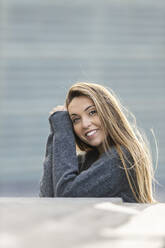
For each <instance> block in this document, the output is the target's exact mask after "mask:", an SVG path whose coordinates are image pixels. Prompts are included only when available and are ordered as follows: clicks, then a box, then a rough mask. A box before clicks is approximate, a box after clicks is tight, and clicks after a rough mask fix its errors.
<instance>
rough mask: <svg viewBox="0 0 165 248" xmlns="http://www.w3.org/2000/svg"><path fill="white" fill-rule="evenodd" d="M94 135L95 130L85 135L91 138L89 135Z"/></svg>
mask: <svg viewBox="0 0 165 248" xmlns="http://www.w3.org/2000/svg"><path fill="white" fill-rule="evenodd" d="M94 133H96V130H93V131H91V132H89V133H87V136H91V135H93V134H94Z"/></svg>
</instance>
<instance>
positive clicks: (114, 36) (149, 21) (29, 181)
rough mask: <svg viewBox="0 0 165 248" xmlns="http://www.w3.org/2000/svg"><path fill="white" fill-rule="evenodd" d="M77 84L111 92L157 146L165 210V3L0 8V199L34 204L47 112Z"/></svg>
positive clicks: (6, 2) (2, 0) (5, 3)
mask: <svg viewBox="0 0 165 248" xmlns="http://www.w3.org/2000/svg"><path fill="white" fill-rule="evenodd" d="M77 81H88V82H94V83H100V84H103V85H104V86H108V87H110V88H112V89H113V90H114V92H115V93H116V94H117V96H118V97H119V99H120V100H121V102H122V103H123V104H124V105H125V106H126V107H127V108H128V109H129V110H130V111H131V112H133V114H135V116H136V118H137V124H138V126H139V127H140V128H141V129H142V130H143V131H144V132H145V133H146V135H147V137H148V140H149V141H150V143H151V148H152V153H153V162H154V164H156V161H157V155H156V154H157V153H156V146H155V141H154V137H153V135H152V132H151V130H154V133H155V136H156V140H157V144H158V150H159V154H158V167H157V170H156V174H155V176H156V179H157V181H158V182H159V184H157V185H156V192H155V196H156V199H157V200H159V201H161V202H165V166H164V165H165V157H164V154H165V132H164V121H165V97H164V96H165V1H164V0H157V1H154V0H145V1H142V0H133V1H129V0H102V1H100V0H92V1H86V0H78V1H76V0H56V1H55V0H47V1H45V0H28V1H25V0H12V1H11V0H0V196H1V197H2V196H11V197H17V196H19V197H38V194H39V182H40V178H41V176H42V168H43V167H42V166H43V159H44V155H45V147H46V141H47V137H48V134H49V123H48V116H49V111H50V110H51V109H52V108H53V107H54V106H56V105H57V104H63V103H64V100H65V96H66V93H67V91H68V89H69V87H70V86H71V85H72V84H73V83H75V82H77Z"/></svg>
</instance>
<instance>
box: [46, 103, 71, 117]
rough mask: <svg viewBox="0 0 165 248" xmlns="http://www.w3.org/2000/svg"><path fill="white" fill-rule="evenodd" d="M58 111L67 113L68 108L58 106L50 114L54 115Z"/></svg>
mask: <svg viewBox="0 0 165 248" xmlns="http://www.w3.org/2000/svg"><path fill="white" fill-rule="evenodd" d="M57 111H67V109H66V107H65V106H63V105H58V106H56V107H55V108H53V109H52V111H50V112H49V114H50V115H52V114H54V113H55V112H57Z"/></svg>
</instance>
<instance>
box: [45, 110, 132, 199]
mask: <svg viewBox="0 0 165 248" xmlns="http://www.w3.org/2000/svg"><path fill="white" fill-rule="evenodd" d="M49 122H50V127H51V128H50V129H51V133H50V135H49V137H48V141H47V145H46V155H45V160H44V164H43V167H44V168H43V176H42V179H41V182H40V197H121V198H122V199H123V201H125V202H136V200H135V198H134V196H133V194H132V192H131V189H130V187H129V184H128V181H127V178H126V175H125V172H124V169H123V168H122V163H121V160H120V158H119V155H118V153H117V151H116V149H115V147H113V148H112V149H111V156H109V155H107V154H106V153H104V154H102V156H101V157H99V158H98V153H97V151H96V150H93V151H90V152H88V153H87V154H85V155H79V156H77V154H76V147H75V137H74V133H73V127H72V123H71V120H70V117H69V114H68V112H67V111H59V112H56V113H54V114H53V115H51V116H50V117H49ZM125 152H126V151H125ZM126 156H127V158H128V159H130V156H129V154H128V152H127V154H126ZM130 173H132V172H131V170H130ZM132 176H133V175H132Z"/></svg>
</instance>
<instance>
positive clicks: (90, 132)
mask: <svg viewBox="0 0 165 248" xmlns="http://www.w3.org/2000/svg"><path fill="white" fill-rule="evenodd" d="M96 132H97V130H96V129H95V130H92V131H89V132H87V133H86V134H85V136H86V137H87V138H90V137H93V135H95V133H96Z"/></svg>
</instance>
